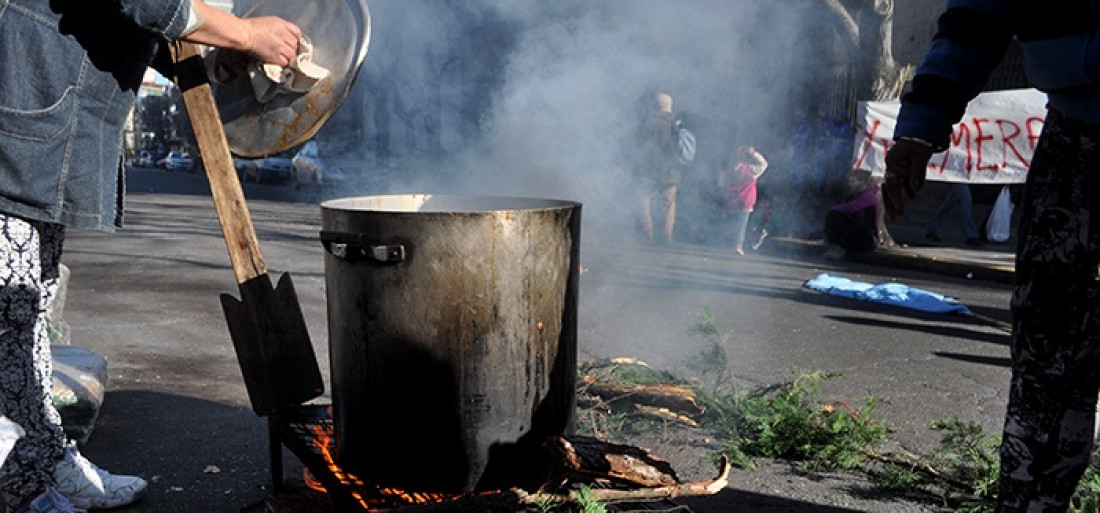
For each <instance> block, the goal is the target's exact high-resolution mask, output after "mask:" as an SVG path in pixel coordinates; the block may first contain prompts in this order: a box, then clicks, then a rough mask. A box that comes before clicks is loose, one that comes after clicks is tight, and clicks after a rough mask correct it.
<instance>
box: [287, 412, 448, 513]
mask: <svg viewBox="0 0 1100 513" xmlns="http://www.w3.org/2000/svg"><path fill="white" fill-rule="evenodd" d="M312 431H313V445H314V448H315V449H317V452H318V453H320V454H321V456H322V457H323V458H324V460H325V463H326V464H327V465H328V469H329V471H330V472H331V473H332V475H333V476H334V477H336V479H338V480H339V481H340V484H341V485H342V486H346V487H349V488H358V489H355V490H352V491H351V492H350V495H351V496H352V497H353V498H354V499H355V500H356V501H357V502H358V503H359V505H360V506H361V507H362V508H363V509H364V510H365V511H370V510H371V509H373V508H381V507H387V506H394V505H411V504H433V503H438V502H446V501H450V500H454V499H457V498H459V497H460V496H455V495H448V494H443V493H426V492H406V491H404V490H399V489H396V488H376V487H371V488H370V490H371V492H373V493H371V494H370V495H371V496H369V497H368V496H367V495H366V493H365V492H364V491H363V490H362V488H364V485H365V483H364V482H363V480H361V479H359V478H358V477H355V475H353V474H350V473H348V472H345V471H344V470H343V469H341V468H340V466H339V465H337V464H336V460H335V458H333V457H332V451H331V450H330V447H331V442H332V428H331V427H330V428H325V427H322V426H312ZM303 478H304V479H305V484H306V486H308V487H309V488H310V489H312V490H314V491H317V492H321V493H328V490H326V489H325V486H324V485H323V484H322V483H321V482H320V481H318V480H317V479H316V478H314V477H313V475H312V474H310V472H309V468H308V467H307V468H306V469H305V471H304V475H303Z"/></svg>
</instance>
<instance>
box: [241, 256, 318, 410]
mask: <svg viewBox="0 0 1100 513" xmlns="http://www.w3.org/2000/svg"><path fill="white" fill-rule="evenodd" d="M239 287H240V292H241V299H240V300H238V299H237V298H235V297H233V296H232V295H230V294H222V296H221V301H222V309H223V310H224V311H225V319H226V322H227V323H228V324H229V333H230V336H231V337H232V338H233V347H234V349H236V352H237V361H238V362H239V363H240V365H241V374H242V375H243V376H244V384H245V387H246V388H247V389H248V397H249V400H250V401H251V402H252V409H253V411H255V412H256V414H257V415H260V416H265V415H269V414H272V413H277V412H280V411H285V410H287V409H288V408H293V407H295V406H299V405H301V404H302V403H304V402H306V401H309V400H311V399H314V398H316V397H318V396H320V395H321V394H322V393H324V391H325V386H324V382H323V381H322V379H321V370H320V368H319V367H318V365H317V357H316V356H315V355H314V353H313V344H312V343H311V342H310V340H309V331H308V329H307V328H306V323H305V318H304V317H303V316H302V309H301V306H300V304H299V303H298V294H297V293H296V292H295V291H294V284H293V283H292V282H291V281H290V275H289V274H285V273H284V274H283V275H282V277H280V278H279V284H278V287H276V288H272V286H271V279H270V278H269V277H268V275H267V274H266V273H264V274H260V275H259V276H257V277H255V278H252V279H250V280H248V281H245V282H244V283H241V284H240V286H239Z"/></svg>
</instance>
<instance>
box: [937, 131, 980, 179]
mask: <svg viewBox="0 0 1100 513" xmlns="http://www.w3.org/2000/svg"><path fill="white" fill-rule="evenodd" d="M951 148H952V149H954V148H965V151H966V165H965V166H964V169H966V170H967V171H969V170H970V166H971V163H972V162H973V160H974V155H973V154H972V153H971V152H970V127H969V126H967V124H966V123H959V124H958V125H955V129H954V130H952V131H951ZM950 157H951V151H950V150H949V151H945V152H943V160H941V161H940V165H939V166H938V167H937V166H932V169H935V170H937V172H939V173H940V174H941V175H942V174H943V173H945V172H947V161H948V159H949V158H950Z"/></svg>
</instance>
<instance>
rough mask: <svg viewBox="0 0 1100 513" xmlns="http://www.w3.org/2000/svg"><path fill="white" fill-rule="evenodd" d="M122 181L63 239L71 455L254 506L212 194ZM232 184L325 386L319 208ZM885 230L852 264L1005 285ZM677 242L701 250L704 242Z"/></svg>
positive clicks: (266, 486) (196, 501)
mask: <svg viewBox="0 0 1100 513" xmlns="http://www.w3.org/2000/svg"><path fill="white" fill-rule="evenodd" d="M128 185H129V190H130V192H131V196H130V199H129V200H128V212H129V213H128V216H129V220H128V223H129V225H128V227H127V228H125V229H123V230H122V231H120V232H119V233H116V234H94V233H73V234H70V238H69V241H67V245H66V253H65V258H64V262H65V263H66V264H67V265H68V266H69V267H70V268H71V269H72V273H73V277H72V282H71V284H70V293H69V299H68V304H67V306H66V311H65V317H66V320H67V321H68V322H69V323H70V324H71V325H72V327H73V332H72V333H73V340H74V344H76V345H79V346H81V347H86V348H88V349H90V350H93V351H96V352H99V353H101V354H104V355H106V356H107V358H108V361H109V363H108V375H109V378H108V384H107V390H108V392H107V394H106V399H105V401H104V403H103V406H102V412H101V414H100V415H99V418H98V419H99V420H98V422H97V425H96V429H95V431H94V432H93V434H92V436H91V437H90V439H89V440H88V442H87V444H86V445H85V447H84V452H85V453H86V454H88V455H89V457H90V458H91V459H92V460H93V461H95V462H97V463H98V464H100V465H101V466H103V467H104V468H107V469H109V470H112V471H117V472H133V473H139V474H141V475H143V476H144V477H145V478H146V479H148V480H149V481H150V483H151V484H150V493H149V496H148V497H147V498H146V499H145V500H144V501H143V502H141V503H139V504H137V505H135V506H132V507H130V508H124V509H122V510H121V511H125V512H152V511H156V512H166V511H181V512H193V511H194V512H204V511H211V512H221V511H262V510H263V508H264V505H265V501H266V500H267V499H268V498H270V497H271V493H272V491H271V489H270V479H269V474H268V464H269V461H268V452H267V448H268V445H267V443H268V432H267V428H266V426H265V425H264V423H263V421H262V419H260V418H258V417H256V416H255V415H254V414H253V413H252V412H251V409H250V408H249V404H248V400H247V393H246V392H245V390H244V386H243V382H242V379H241V377H240V371H239V368H238V365H237V361H236V356H235V354H234V352H233V348H232V344H231V343H230V342H229V337H228V332H227V330H226V326H225V324H224V316H223V314H222V312H221V307H220V304H219V302H218V300H217V296H218V295H219V294H222V293H228V294H231V295H237V287H236V285H235V281H234V278H233V272H232V268H231V266H230V264H229V261H228V257H227V255H226V253H225V247H224V240H223V238H222V235H221V232H220V227H219V225H218V222H217V218H216V216H215V213H214V211H213V203H212V201H211V200H210V199H209V197H204V188H203V185H204V184H203V180H202V178H201V176H196V175H193V174H184V173H175V174H167V173H162V172H159V171H151V170H138V171H136V172H131V175H130V181H129V183H128ZM245 192H246V196H247V197H248V198H249V201H250V204H251V207H252V212H253V218H254V221H255V222H256V227H257V232H258V234H259V238H260V241H261V246H262V248H263V249H264V254H265V257H266V258H267V262H268V264H269V267H271V268H272V269H278V271H277V272H279V273H281V272H287V273H289V274H292V275H293V278H294V283H295V287H296V290H297V293H298V296H299V300H300V303H301V305H302V307H303V311H304V315H305V318H306V322H307V325H308V328H309V330H310V333H311V336H312V337H313V340H314V345H315V350H316V356H317V358H318V360H319V361H320V362H322V369H323V373H324V375H325V379H326V382H327V379H328V372H327V369H325V367H327V365H324V364H325V363H326V362H327V361H328V354H327V347H325V346H326V344H324V340H325V333H326V327H325V323H326V316H325V294H324V270H323V266H322V261H323V249H322V248H321V246H320V244H319V243H317V241H316V236H317V230H318V228H319V226H318V224H319V220H318V218H319V207H318V206H317V205H316V204H315V202H313V201H315V198H304V197H297V196H296V195H295V194H294V193H293V192H292V191H289V190H287V188H286V187H285V186H278V185H260V184H248V185H246V186H245ZM915 218H916V217H915ZM891 232H892V234H893V236H894V238H895V240H896V241H897V242H898V243H899V244H898V245H897V246H895V247H891V248H883V249H880V250H877V251H874V252H870V253H865V254H854V255H851V256H850V258H851V259H852V262H853V263H858V264H860V265H864V266H868V265H869V266H877V267H883V268H891V267H896V268H897V269H900V270H904V271H905V272H907V273H926V274H927V275H928V279H929V280H932V281H934V280H935V279H936V278H935V276H945V277H951V278H953V279H955V280H960V279H961V280H964V281H965V280H973V281H974V283H976V284H977V283H980V282H982V281H989V282H995V283H998V284H1002V285H1003V284H1004V283H1008V282H1011V279H1012V249H1011V248H1012V244H1013V241H1008V242H1006V243H1002V244H987V245H985V246H982V247H977V248H975V247H971V246H966V245H965V244H963V243H962V241H961V240H959V241H957V242H953V241H952V240H951V239H950V238H947V237H945V239H946V240H947V241H946V242H942V243H937V244H931V243H929V242H928V241H926V240H924V238H923V232H922V230H921V228H920V225H919V223H916V222H899V223H896V224H894V225H892V226H891ZM584 244H585V246H582V248H585V249H582V262H584V261H585V259H584V255H585V254H586V252H587V251H588V249H586V248H587V247H589V246H588V245H591V246H592V247H593V249H594V251H591V253H596V254H598V253H600V252H605V253H608V254H610V252H611V250H609V249H608V246H607V245H606V244H605V245H603V246H601V242H599V241H597V240H595V239H593V238H589V239H586V242H585V243H584ZM676 251H677V252H680V253H685V254H686V253H688V252H695V253H696V254H704V255H712V254H713V248H692V247H685V248H677V250H676ZM824 251H825V248H824V246H823V244H822V243H821V241H816V240H804V239H796V238H784V237H773V238H771V239H769V240H768V241H766V243H765V244H764V246H763V247H762V249H761V253H762V254H763V255H782V256H784V257H786V258H792V259H801V260H805V261H807V262H810V264H807V265H806V266H805V267H806V271H807V272H809V271H811V270H813V269H817V268H818V264H819V263H821V262H823V259H822V254H823V253H824ZM609 258H610V259H611V260H610V261H613V260H614V259H615V258H619V257H618V256H614V257H609ZM749 258H750V259H752V258H758V257H753V256H750V257H749ZM704 260H705V259H704ZM712 260H713V258H712ZM683 263H685V265H686V263H687V261H686V260H685V261H684V262H683ZM829 264H830V265H834V264H835V265H841V266H843V265H844V263H843V262H841V263H836V262H831V263H829ZM674 265H679V263H677V264H674ZM274 272H276V271H273V273H274ZM596 272H597V273H599V272H600V270H599V268H598V265H597V270H596ZM273 277H274V275H273ZM583 293H584V291H583V287H582V294H583ZM616 300H617V299H616ZM670 307H671V305H669V306H665V307H663V308H665V309H668V308H670ZM582 324H584V323H583V322H582ZM582 329H583V330H591V331H598V330H599V328H593V327H591V326H588V325H582ZM588 334H589V333H587V332H586V333H585V334H583V335H584V336H587V335H588ZM990 336H991V337H992V335H990ZM998 354H999V353H998ZM998 372H999V371H998ZM886 379H887V380H890V379H894V377H892V376H888V377H886ZM326 399H327V398H325V397H322V398H321V401H325V400H326ZM992 402H993V403H996V400H993V401H992ZM994 409H996V405H995V404H994ZM994 416H996V414H994ZM283 456H284V460H285V461H286V463H287V468H286V473H285V475H286V476H288V477H290V478H292V481H297V482H300V481H301V480H300V478H293V476H300V475H301V471H302V468H301V465H300V463H298V462H297V461H296V459H295V458H294V457H293V456H292V455H290V454H289V453H288V452H286V451H284V452H283ZM696 510H697V511H705V510H700V509H696ZM803 510H804V511H814V509H812V508H811V509H803ZM715 511H717V510H715ZM777 511H778V510H777ZM820 511H841V510H839V509H836V510H834V509H820ZM844 511H860V509H848V510H844Z"/></svg>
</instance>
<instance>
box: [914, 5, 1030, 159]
mask: <svg viewBox="0 0 1100 513" xmlns="http://www.w3.org/2000/svg"><path fill="white" fill-rule="evenodd" d="M1009 4H1011V2H1004V1H998V0H949V1H948V2H947V10H946V11H945V12H944V13H943V14H942V15H941V16H940V18H939V20H938V27H939V29H938V31H937V33H936V35H935V37H934V38H933V40H932V48H931V49H930V50H929V51H928V53H927V54H926V55H925V57H924V61H923V62H922V63H921V65H920V67H919V68H918V69H917V73H916V75H915V76H914V77H913V88H912V90H911V91H910V92H909V93H908V94H906V95H905V96H904V97H903V98H902V105H901V112H900V113H899V114H898V122H897V126H896V128H895V130H894V137H895V138H897V137H905V136H908V137H917V138H920V139H923V140H925V141H928V142H930V143H932V145H933V146H935V147H936V149H937V150H942V149H946V148H947V146H948V144H949V143H950V138H951V126H952V125H953V124H955V123H957V122H958V121H959V120H960V119H962V116H963V114H964V113H965V112H966V105H967V103H969V102H970V100H972V99H974V97H975V96H977V95H978V93H980V92H981V91H982V89H983V88H984V87H985V84H986V82H988V81H989V77H990V75H991V74H992V72H993V68H994V67H996V66H997V64H998V63H999V62H1000V61H1001V58H1002V57H1003V56H1004V53H1005V51H1006V50H1007V49H1008V45H1009V43H1010V42H1011V41H1012V37H1013V28H1012V18H1011V14H1012V13H1011V11H1010V9H1011V7H1010V6H1009Z"/></svg>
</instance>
